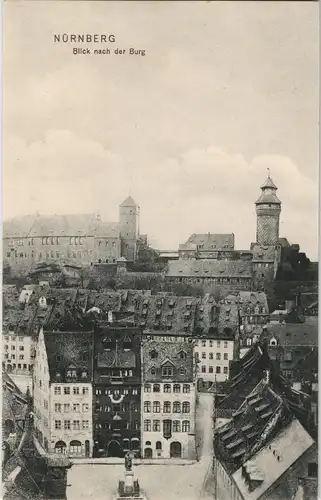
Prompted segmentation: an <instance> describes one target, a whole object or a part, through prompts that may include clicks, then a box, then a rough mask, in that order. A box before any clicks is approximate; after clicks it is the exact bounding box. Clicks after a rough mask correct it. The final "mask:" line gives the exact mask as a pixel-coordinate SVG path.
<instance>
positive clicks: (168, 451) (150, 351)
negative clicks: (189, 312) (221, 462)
mask: <svg viewBox="0 0 321 500" xmlns="http://www.w3.org/2000/svg"><path fill="white" fill-rule="evenodd" d="M142 367H143V370H142V372H143V380H142V387H143V389H142V409H141V428H142V454H143V456H144V457H145V458H172V457H173V458H174V457H182V458H188V459H193V458H195V384H194V367H193V346H192V344H188V343H186V342H184V341H183V342H182V341H181V342H179V340H178V339H177V340H176V342H172V341H171V340H170V337H169V339H168V341H166V340H165V339H163V340H145V341H143V343H142Z"/></svg>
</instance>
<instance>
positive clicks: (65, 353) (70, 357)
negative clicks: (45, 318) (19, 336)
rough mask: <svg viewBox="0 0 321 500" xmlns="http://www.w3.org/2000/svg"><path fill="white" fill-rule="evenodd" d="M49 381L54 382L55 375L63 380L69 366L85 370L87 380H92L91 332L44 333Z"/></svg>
mask: <svg viewBox="0 0 321 500" xmlns="http://www.w3.org/2000/svg"><path fill="white" fill-rule="evenodd" d="M44 341H45V346H46V352H47V358H48V366H49V374H50V379H51V381H52V380H55V378H56V373H57V372H59V373H60V374H61V377H62V378H61V380H62V381H63V380H64V377H65V371H66V370H67V369H68V367H69V366H74V367H75V368H78V369H85V370H86V371H87V372H88V375H89V377H88V379H87V380H86V382H88V381H90V380H91V379H92V364H93V334H92V332H84V331H82V332H49V331H45V332H44Z"/></svg>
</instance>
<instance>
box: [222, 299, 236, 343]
mask: <svg viewBox="0 0 321 500" xmlns="http://www.w3.org/2000/svg"><path fill="white" fill-rule="evenodd" d="M239 326H240V318H239V313H238V307H237V305H235V304H234V305H233V304H220V308H219V315H218V333H219V334H220V336H221V337H222V336H223V335H224V334H225V335H227V336H229V337H232V338H234V336H235V334H236V332H237V331H238V329H239Z"/></svg>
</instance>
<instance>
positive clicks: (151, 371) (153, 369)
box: [150, 366, 156, 375]
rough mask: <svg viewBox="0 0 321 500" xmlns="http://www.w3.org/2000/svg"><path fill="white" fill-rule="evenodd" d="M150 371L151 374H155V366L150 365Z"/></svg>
mask: <svg viewBox="0 0 321 500" xmlns="http://www.w3.org/2000/svg"><path fill="white" fill-rule="evenodd" d="M150 373H151V374H152V375H156V368H155V366H152V367H151V369H150Z"/></svg>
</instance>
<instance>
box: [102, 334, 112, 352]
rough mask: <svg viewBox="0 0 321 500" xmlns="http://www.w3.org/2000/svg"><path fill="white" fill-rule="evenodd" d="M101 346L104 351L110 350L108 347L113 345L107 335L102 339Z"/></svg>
mask: <svg viewBox="0 0 321 500" xmlns="http://www.w3.org/2000/svg"><path fill="white" fill-rule="evenodd" d="M103 346H104V349H105V351H110V349H111V348H112V346H113V343H112V341H111V339H110V338H109V337H105V338H104V339H103Z"/></svg>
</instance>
